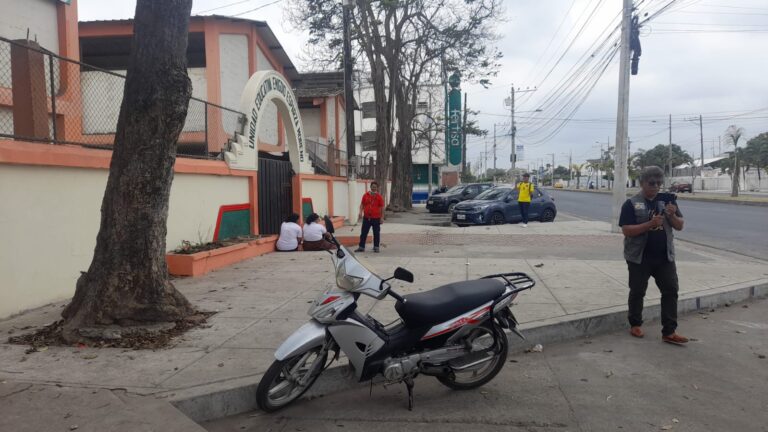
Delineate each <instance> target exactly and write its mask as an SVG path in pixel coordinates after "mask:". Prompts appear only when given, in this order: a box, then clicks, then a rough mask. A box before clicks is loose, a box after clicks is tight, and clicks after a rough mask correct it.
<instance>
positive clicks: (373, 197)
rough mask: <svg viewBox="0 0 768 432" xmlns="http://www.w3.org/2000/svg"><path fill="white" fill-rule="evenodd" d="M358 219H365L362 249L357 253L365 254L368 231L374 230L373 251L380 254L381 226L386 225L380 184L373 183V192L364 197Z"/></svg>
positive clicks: (361, 237)
mask: <svg viewBox="0 0 768 432" xmlns="http://www.w3.org/2000/svg"><path fill="white" fill-rule="evenodd" d="M358 218H363V229H362V231H361V232H360V247H358V248H357V249H355V252H365V240H366V239H367V238H368V231H370V229H371V228H373V251H374V252H376V253H379V240H380V239H381V238H380V232H381V224H383V223H384V197H383V196H381V194H380V193H379V184H378V183H376V182H372V183H371V190H370V191H368V192H366V193H365V195H363V200H362V202H361V203H360V215H359V216H358Z"/></svg>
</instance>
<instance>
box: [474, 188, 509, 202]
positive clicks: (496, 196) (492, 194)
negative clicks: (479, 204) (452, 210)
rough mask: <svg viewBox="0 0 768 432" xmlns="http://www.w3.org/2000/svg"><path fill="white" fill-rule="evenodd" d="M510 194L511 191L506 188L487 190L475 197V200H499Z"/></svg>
mask: <svg viewBox="0 0 768 432" xmlns="http://www.w3.org/2000/svg"><path fill="white" fill-rule="evenodd" d="M510 192H512V189H507V188H494V189H488V190H487V191H485V192H483V193H481V194H480V195H478V196H476V197H475V199H476V200H484V201H492V200H500V199H502V198H504V196H505V195H507V194H508V193H510Z"/></svg>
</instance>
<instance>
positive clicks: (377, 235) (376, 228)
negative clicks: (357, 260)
mask: <svg viewBox="0 0 768 432" xmlns="http://www.w3.org/2000/svg"><path fill="white" fill-rule="evenodd" d="M371 228H373V247H375V248H377V247H379V241H380V240H381V221H380V220H379V219H370V218H363V229H362V230H361V231H360V248H361V249H365V240H366V239H367V238H368V231H370V230H371Z"/></svg>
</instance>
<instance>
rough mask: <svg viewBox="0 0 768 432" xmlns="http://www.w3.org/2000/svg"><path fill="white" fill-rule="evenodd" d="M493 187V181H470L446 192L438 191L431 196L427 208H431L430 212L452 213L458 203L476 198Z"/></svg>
mask: <svg viewBox="0 0 768 432" xmlns="http://www.w3.org/2000/svg"><path fill="white" fill-rule="evenodd" d="M492 187H493V184H492V183H468V184H461V185H456V186H454V187H452V188H450V189H448V190H447V191H445V192H442V193H436V194H434V195H432V196H431V197H429V199H428V200H427V210H429V212H430V213H436V212H448V213H450V212H451V210H453V207H454V206H455V205H456V204H458V203H460V202H462V201H466V200H470V199H472V198H475V197H476V196H478V195H479V194H480V193H482V192H485V191H487V190H488V189H490V188H492Z"/></svg>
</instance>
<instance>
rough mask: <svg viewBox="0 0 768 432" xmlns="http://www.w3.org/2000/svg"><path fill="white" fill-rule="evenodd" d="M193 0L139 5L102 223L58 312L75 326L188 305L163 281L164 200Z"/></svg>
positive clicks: (74, 331) (159, 318) (178, 313)
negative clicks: (86, 260)
mask: <svg viewBox="0 0 768 432" xmlns="http://www.w3.org/2000/svg"><path fill="white" fill-rule="evenodd" d="M191 8H192V0H166V1H162V2H160V1H153V0H138V2H137V4H136V17H135V20H134V37H133V41H132V44H131V58H130V63H129V66H128V72H127V76H126V80H125V89H124V96H123V102H122V105H121V107H120V116H119V119H118V124H117V132H116V134H115V143H114V150H113V153H112V161H111V164H110V168H109V178H108V180H107V187H106V191H105V193H104V199H103V201H102V204H101V225H100V227H99V233H98V236H97V238H96V249H95V250H94V254H93V260H92V261H91V265H90V268H89V269H88V272H84V273H82V274H81V276H80V278H79V279H78V280H77V286H76V291H75V296H74V298H73V299H72V301H71V302H70V303H69V305H67V307H66V308H65V309H64V311H63V312H62V316H63V317H64V318H65V322H64V337H65V338H66V339H67V340H68V341H69V342H74V341H77V340H82V339H84V338H83V337H82V336H81V334H80V333H78V329H83V328H89V327H99V326H104V325H111V324H117V325H143V324H149V323H158V322H170V321H176V320H179V319H181V318H184V317H185V316H187V315H188V314H190V313H192V312H193V307H192V306H191V305H190V303H189V302H188V301H187V299H186V298H184V296H183V295H182V294H181V293H179V292H178V291H177V290H176V288H174V286H173V285H172V284H171V283H170V281H169V280H168V268H167V266H166V262H165V252H166V244H165V237H166V231H167V227H166V222H167V219H168V200H169V197H170V191H171V182H172V181H173V166H174V163H175V161H176V143H177V140H178V138H179V134H180V133H181V130H182V127H183V126H184V120H185V118H186V116H187V106H188V104H189V97H190V95H191V84H190V80H189V77H188V76H187V59H186V50H187V36H188V27H189V14H190V10H191Z"/></svg>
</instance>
